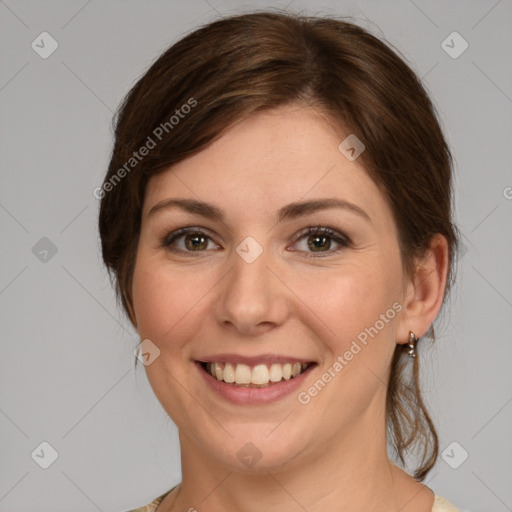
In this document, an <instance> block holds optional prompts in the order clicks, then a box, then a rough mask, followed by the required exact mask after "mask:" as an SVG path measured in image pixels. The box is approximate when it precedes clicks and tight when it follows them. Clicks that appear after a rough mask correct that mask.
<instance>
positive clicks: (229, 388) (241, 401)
mask: <svg viewBox="0 0 512 512" xmlns="http://www.w3.org/2000/svg"><path fill="white" fill-rule="evenodd" d="M195 364H196V366H197V368H198V371H199V373H200V374H201V375H202V376H203V379H204V380H205V382H206V384H207V385H208V386H209V387H210V389H212V390H213V391H215V392H216V393H218V394H219V395H221V396H222V397H223V398H225V399H226V400H228V401H229V402H232V403H234V404H237V405H257V404H269V403H272V402H276V401H277V400H279V399H281V398H283V397H285V396H287V395H290V394H291V393H293V392H294V391H296V390H297V388H298V387H299V386H300V385H301V384H303V382H304V379H305V378H306V377H307V375H308V374H309V373H310V371H311V370H313V368H314V367H315V366H316V364H312V365H311V366H308V367H307V368H306V369H305V370H304V372H302V373H301V374H300V375H298V376H297V377H293V378H292V379H290V380H283V381H281V382H278V383H276V384H269V385H268V386H267V387H264V388H245V387H242V386H235V385H232V384H227V383H226V382H224V381H222V380H217V379H216V378H215V377H213V376H212V375H210V374H209V373H208V372H207V371H206V370H205V369H204V368H203V367H202V366H201V363H198V362H196V363H195Z"/></svg>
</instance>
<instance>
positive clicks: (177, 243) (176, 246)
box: [162, 227, 219, 254]
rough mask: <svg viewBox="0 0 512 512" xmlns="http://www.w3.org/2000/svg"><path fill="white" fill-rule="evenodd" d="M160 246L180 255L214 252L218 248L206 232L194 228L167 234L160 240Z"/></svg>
mask: <svg viewBox="0 0 512 512" xmlns="http://www.w3.org/2000/svg"><path fill="white" fill-rule="evenodd" d="M212 245H213V247H212ZM162 246H164V247H166V248H168V249H169V250H170V251H173V252H177V253H182V254H186V253H194V252H195V253H198V252H204V251H206V250H208V249H210V250H211V249H213V250H215V249H216V248H217V249H218V248H219V246H218V245H217V244H215V243H214V242H213V240H212V238H211V237H210V235H209V234H208V233H206V231H204V230H202V229H200V228H196V227H187V228H181V229H178V230H176V231H173V232H172V233H169V234H168V235H166V236H165V237H164V239H163V240H162Z"/></svg>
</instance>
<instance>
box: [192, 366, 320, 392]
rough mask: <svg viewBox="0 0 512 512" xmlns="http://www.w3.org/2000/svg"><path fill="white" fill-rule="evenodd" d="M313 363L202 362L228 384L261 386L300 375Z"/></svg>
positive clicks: (206, 369) (213, 375) (204, 367)
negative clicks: (254, 363)
mask: <svg viewBox="0 0 512 512" xmlns="http://www.w3.org/2000/svg"><path fill="white" fill-rule="evenodd" d="M311 364H313V363H284V364H280V363H272V364H256V365H254V366H249V365H247V364H243V363H238V364H236V363H235V364H232V363H211V362H202V363H201V366H202V367H203V369H204V370H205V371H206V372H207V373H208V374H210V375H211V376H212V377H215V378H216V379H217V380H219V381H222V382H224V383H226V384H231V385H232V386H240V387H246V388H249V387H250V388H261V387H267V386H272V385H275V384H278V383H279V382H282V381H287V380H290V379H293V378H295V377H298V376H299V375H301V374H302V373H303V372H304V371H306V369H307V368H308V367H309V366H311Z"/></svg>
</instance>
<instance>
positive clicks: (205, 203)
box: [133, 106, 408, 470]
mask: <svg viewBox="0 0 512 512" xmlns="http://www.w3.org/2000/svg"><path fill="white" fill-rule="evenodd" d="M178 129H179V127H178ZM171 135H172V134H171ZM347 135H349V134H348V133H346V134H342V133H340V132H339V131H336V130H335V128H334V127H333V125H331V124H328V123H327V121H326V120H325V118H323V117H321V116H320V115H319V114H318V113H317V112H316V111H314V110H312V109H308V108H305V107H298V106H295V107H292V106H287V107H281V108H279V109H276V110H273V111H269V112H264V113H258V114H256V115H253V116H251V117H249V118H247V119H245V120H243V121H242V122H240V123H238V124H237V125H236V126H234V128H233V129H232V130H230V131H229V132H228V133H227V134H225V135H224V136H223V137H222V138H220V139H219V140H217V141H216V142H215V143H214V144H213V145H211V146H210V147H209V148H208V149H206V150H204V151H202V152H200V153H199V154H197V155H195V156H193V157H191V158H189V159H187V160H184V161H182V162H180V163H178V164H177V165H175V166H173V167H172V169H169V170H167V171H165V172H162V173H161V174H159V175H157V176H154V177H153V178H152V179H151V180H150V182H149V185H148V188H147V192H146V196H145V201H144V209H143V214H142V228H141V235H140V241H139V245H138V250H137V260H136V265H135V271H134V282H133V301H134V311H135V317H136V323H137V328H138V330H139V334H140V337H141V340H146V339H149V340H150V342H147V341H146V342H145V343H146V348H147V349H148V351H149V352H150V354H152V355H151V356H150V359H149V360H148V362H150V364H148V365H147V366H146V371H147V375H148V379H149V381H150V383H151V386H152V388H153V390H154V392H155V394H156V396H157V398H158V399H159V401H160V402H161V404H162V405H163V407H164V409H165V410H166V411H167V413H168V414H169V415H170V417H171V418H172V419H173V420H174V422H175V423H176V424H177V426H178V428H179V430H180V437H181V441H182V449H183V448H184V446H183V445H184V444H185V445H186V446H187V447H188V449H190V450H197V451H199V450H200V451H201V453H202V454H203V456H209V457H211V459H210V460H214V461H217V462H220V463H223V464H225V465H227V466H228V467H230V468H235V469H237V470H244V469H246V468H249V469H251V468H252V465H254V464H257V466H256V467H257V468H263V469H266V470H268V469H277V468H279V467H286V466H287V465H291V464H294V463H300V462H302V463H304V462H307V460H308V459H310V460H313V458H316V457H318V456H319V454H321V453H322V452H325V453H326V454H327V453H329V452H332V450H348V449H349V447H350V446H361V444H360V443H361V442H363V443H364V442H370V443H371V442H372V439H375V438H379V439H380V437H379V436H381V434H382V436H384V418H385V408H384V407H385V395H386V382H387V375H388V369H389V366H390V361H391V357H392V354H393V351H394V348H395V346H396V342H397V340H398V339H400V340H401V341H402V342H403V341H405V338H406V337H407V332H408V331H407V326H405V325H402V323H403V321H401V320H400V318H401V316H402V315H401V310H402V302H403V300H404V298H405V284H404V283H405V280H404V275H403V272H402V267H401V260H400V252H399V247H398V239H397V231H396V226H395V224H394V221H393V218H392V214H391V210H390V208H389V206H388V205H387V203H386V201H385V197H384V195H383V194H382V193H381V191H380V190H379V189H378V188H377V186H376V185H375V183H374V182H373V181H372V180H371V179H370V178H369V176H368V175H367V173H366V172H365V170H364V168H363V167H362V165H361V164H360V162H361V159H355V160H354V161H350V160H349V159H348V158H347V157H346V156H345V154H344V153H342V152H341V151H340V149H338V146H339V144H340V142H341V141H342V140H343V139H344V138H345V137H346V136H347ZM346 154H348V155H350V152H349V153H346ZM324 203H325V204H324ZM335 203H336V204H335ZM322 204H324V206H321V205H322ZM184 228H186V229H187V231H181V230H184ZM309 228H311V230H310V232H308V231H307V230H308V229H309ZM178 230H180V231H179V232H178ZM326 230H327V231H326ZM148 343H149V345H148ZM155 346H156V347H158V350H159V351H160V352H159V353H158V350H156V347H155ZM150 347H152V348H151V350H149V348H150ZM155 356H157V357H155ZM210 362H211V363H213V362H217V363H218V364H217V366H213V365H208V366H207V368H206V369H205V368H204V366H205V365H202V364H201V363H210ZM226 363H230V364H226ZM288 363H289V364H288ZM294 363H300V364H299V365H295V371H297V368H300V369H301V370H302V368H303V366H301V364H302V363H308V364H309V366H308V367H307V368H306V370H305V372H304V373H302V374H300V375H297V376H296V377H291V378H290V377H289V372H290V370H291V371H292V372H293V370H294V366H293V364H294ZM290 365H291V366H290ZM212 366H213V372H214V373H216V376H215V377H214V376H212V375H209V374H208V373H207V369H210V368H211V367H212ZM217 374H218V376H219V377H220V379H222V380H221V381H220V380H218V378H217ZM286 377H288V379H286ZM233 378H234V379H236V380H235V383H227V382H224V379H225V380H227V381H230V380H232V379H233ZM269 379H270V383H269V384H266V385H260V386H259V387H256V386H255V385H254V384H251V385H247V384H245V385H243V384H242V385H240V384H238V385H237V382H239V383H244V382H247V381H248V380H251V381H254V382H266V383H268V381H269ZM279 379H280V380H279ZM274 380H275V381H276V382H273V381H274ZM354 442H355V443H356V445H354V444H353V443H354ZM251 457H252V458H251Z"/></svg>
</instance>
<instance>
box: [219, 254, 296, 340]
mask: <svg viewBox="0 0 512 512" xmlns="http://www.w3.org/2000/svg"><path fill="white" fill-rule="evenodd" d="M231 259H232V267H231V271H230V272H228V274H227V275H226V277H225V279H223V280H222V282H221V283H220V288H219V290H218V293H219V296H218V300H217V304H216V308H215V315H216V320H217V322H218V323H219V324H221V325H222V327H223V328H228V329H231V330H233V331H236V332H237V333H239V334H243V335H245V336H257V335H260V334H263V333H265V332H267V331H269V330H271V329H273V328H275V327H278V326H280V325H282V324H283V323H284V322H285V321H286V318H287V317H288V314H289V302H288V300H287V297H286V289H285V287H284V286H283V284H282V283H281V281H280V280H279V279H278V278H277V277H276V274H278V271H277V269H276V268H275V267H276V264H275V261H274V260H273V258H272V255H271V253H269V252H267V251H263V253H262V254H261V255H260V256H259V257H258V258H257V259H256V260H255V261H253V262H251V263H248V262H247V261H245V260H244V259H243V258H242V257H241V256H239V254H238V253H236V252H234V253H233V257H232V258H231Z"/></svg>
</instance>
